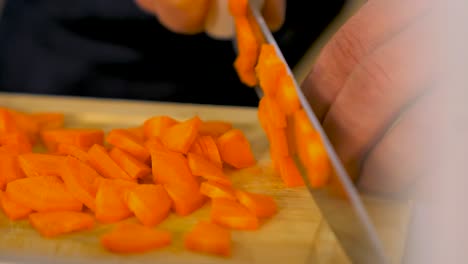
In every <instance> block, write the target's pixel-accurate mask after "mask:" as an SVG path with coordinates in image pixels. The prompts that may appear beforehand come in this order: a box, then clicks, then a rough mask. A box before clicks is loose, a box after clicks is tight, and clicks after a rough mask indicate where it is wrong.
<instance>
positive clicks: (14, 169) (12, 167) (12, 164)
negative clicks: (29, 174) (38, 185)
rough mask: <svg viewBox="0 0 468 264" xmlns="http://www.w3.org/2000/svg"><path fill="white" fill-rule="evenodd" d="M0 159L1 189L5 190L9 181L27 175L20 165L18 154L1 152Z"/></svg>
mask: <svg viewBox="0 0 468 264" xmlns="http://www.w3.org/2000/svg"><path fill="white" fill-rule="evenodd" d="M0 161H1V162H0V190H4V189H5V187H6V186H7V184H8V183H9V182H12V181H15V180H17V179H21V178H24V177H26V175H24V172H23V170H22V169H21V167H20V165H19V162H18V156H16V155H14V154H10V153H9V152H0Z"/></svg>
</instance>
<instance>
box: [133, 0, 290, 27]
mask: <svg viewBox="0 0 468 264" xmlns="http://www.w3.org/2000/svg"><path fill="white" fill-rule="evenodd" d="M135 1H136V3H137V4H138V5H139V6H140V7H141V8H142V9H143V10H145V11H147V12H149V13H151V14H154V15H155V16H156V17H157V18H158V19H159V21H160V23H161V24H162V25H164V26H165V27H166V28H168V29H169V30H171V31H173V32H176V33H181V34H196V33H201V32H203V31H205V29H206V26H207V25H206V22H207V18H208V15H209V12H210V8H211V7H212V6H216V4H219V6H220V7H223V8H224V9H226V10H223V11H225V12H223V15H229V13H228V12H226V11H227V1H228V0H135ZM215 1H218V2H217V3H216V2H215ZM285 6H286V0H264V1H263V8H262V12H263V15H264V17H265V20H266V22H267V24H268V25H269V26H270V28H271V29H272V30H274V31H275V30H277V29H279V28H280V27H281V25H282V24H283V21H284V15H285ZM226 30H230V28H229V27H228V28H227V29H226Z"/></svg>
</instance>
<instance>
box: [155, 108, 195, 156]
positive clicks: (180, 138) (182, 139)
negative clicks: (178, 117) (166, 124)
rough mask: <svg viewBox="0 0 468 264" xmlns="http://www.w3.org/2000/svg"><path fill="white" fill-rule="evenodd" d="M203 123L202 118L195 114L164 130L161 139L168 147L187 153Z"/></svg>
mask: <svg viewBox="0 0 468 264" xmlns="http://www.w3.org/2000/svg"><path fill="white" fill-rule="evenodd" d="M201 124H202V121H201V119H200V118H199V117H198V116H195V117H193V118H191V119H188V120H186V121H184V122H181V123H179V124H176V125H173V126H171V127H170V128H168V129H166V130H164V131H163V133H162V135H161V140H162V142H163V143H164V145H165V146H166V147H167V148H168V149H170V150H173V151H177V152H180V153H184V154H186V153H187V152H188V151H189V149H190V147H191V146H192V143H193V142H194V141H195V140H196V139H197V135H198V130H199V128H200V126H201Z"/></svg>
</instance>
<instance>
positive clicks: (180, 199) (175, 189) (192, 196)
mask: <svg viewBox="0 0 468 264" xmlns="http://www.w3.org/2000/svg"><path fill="white" fill-rule="evenodd" d="M164 188H165V189H166V191H167V193H168V194H169V196H170V197H171V200H172V206H173V207H172V208H173V209H174V211H175V213H176V214H177V215H179V216H187V215H189V214H191V213H193V212H195V211H196V210H198V209H200V208H201V207H202V206H203V205H204V204H205V202H206V197H205V196H203V195H202V194H201V193H200V191H199V189H197V190H193V189H192V188H187V187H183V186H179V185H171V184H165V185H164Z"/></svg>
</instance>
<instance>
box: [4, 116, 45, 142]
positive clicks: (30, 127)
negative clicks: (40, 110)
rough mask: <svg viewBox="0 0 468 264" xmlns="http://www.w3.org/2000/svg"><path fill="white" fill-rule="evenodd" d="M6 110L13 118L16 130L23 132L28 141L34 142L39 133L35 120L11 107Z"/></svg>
mask: <svg viewBox="0 0 468 264" xmlns="http://www.w3.org/2000/svg"><path fill="white" fill-rule="evenodd" d="M8 111H9V112H10V115H11V117H12V118H13V119H14V122H15V124H16V126H17V128H18V130H19V131H22V132H23V133H25V134H26V135H27V136H28V139H29V141H30V142H31V143H32V144H34V143H35V142H36V141H37V138H38V135H39V126H38V124H37V123H36V122H35V120H34V119H33V118H32V117H31V116H30V115H29V114H26V113H23V112H19V111H15V110H12V109H9V110H8Z"/></svg>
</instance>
